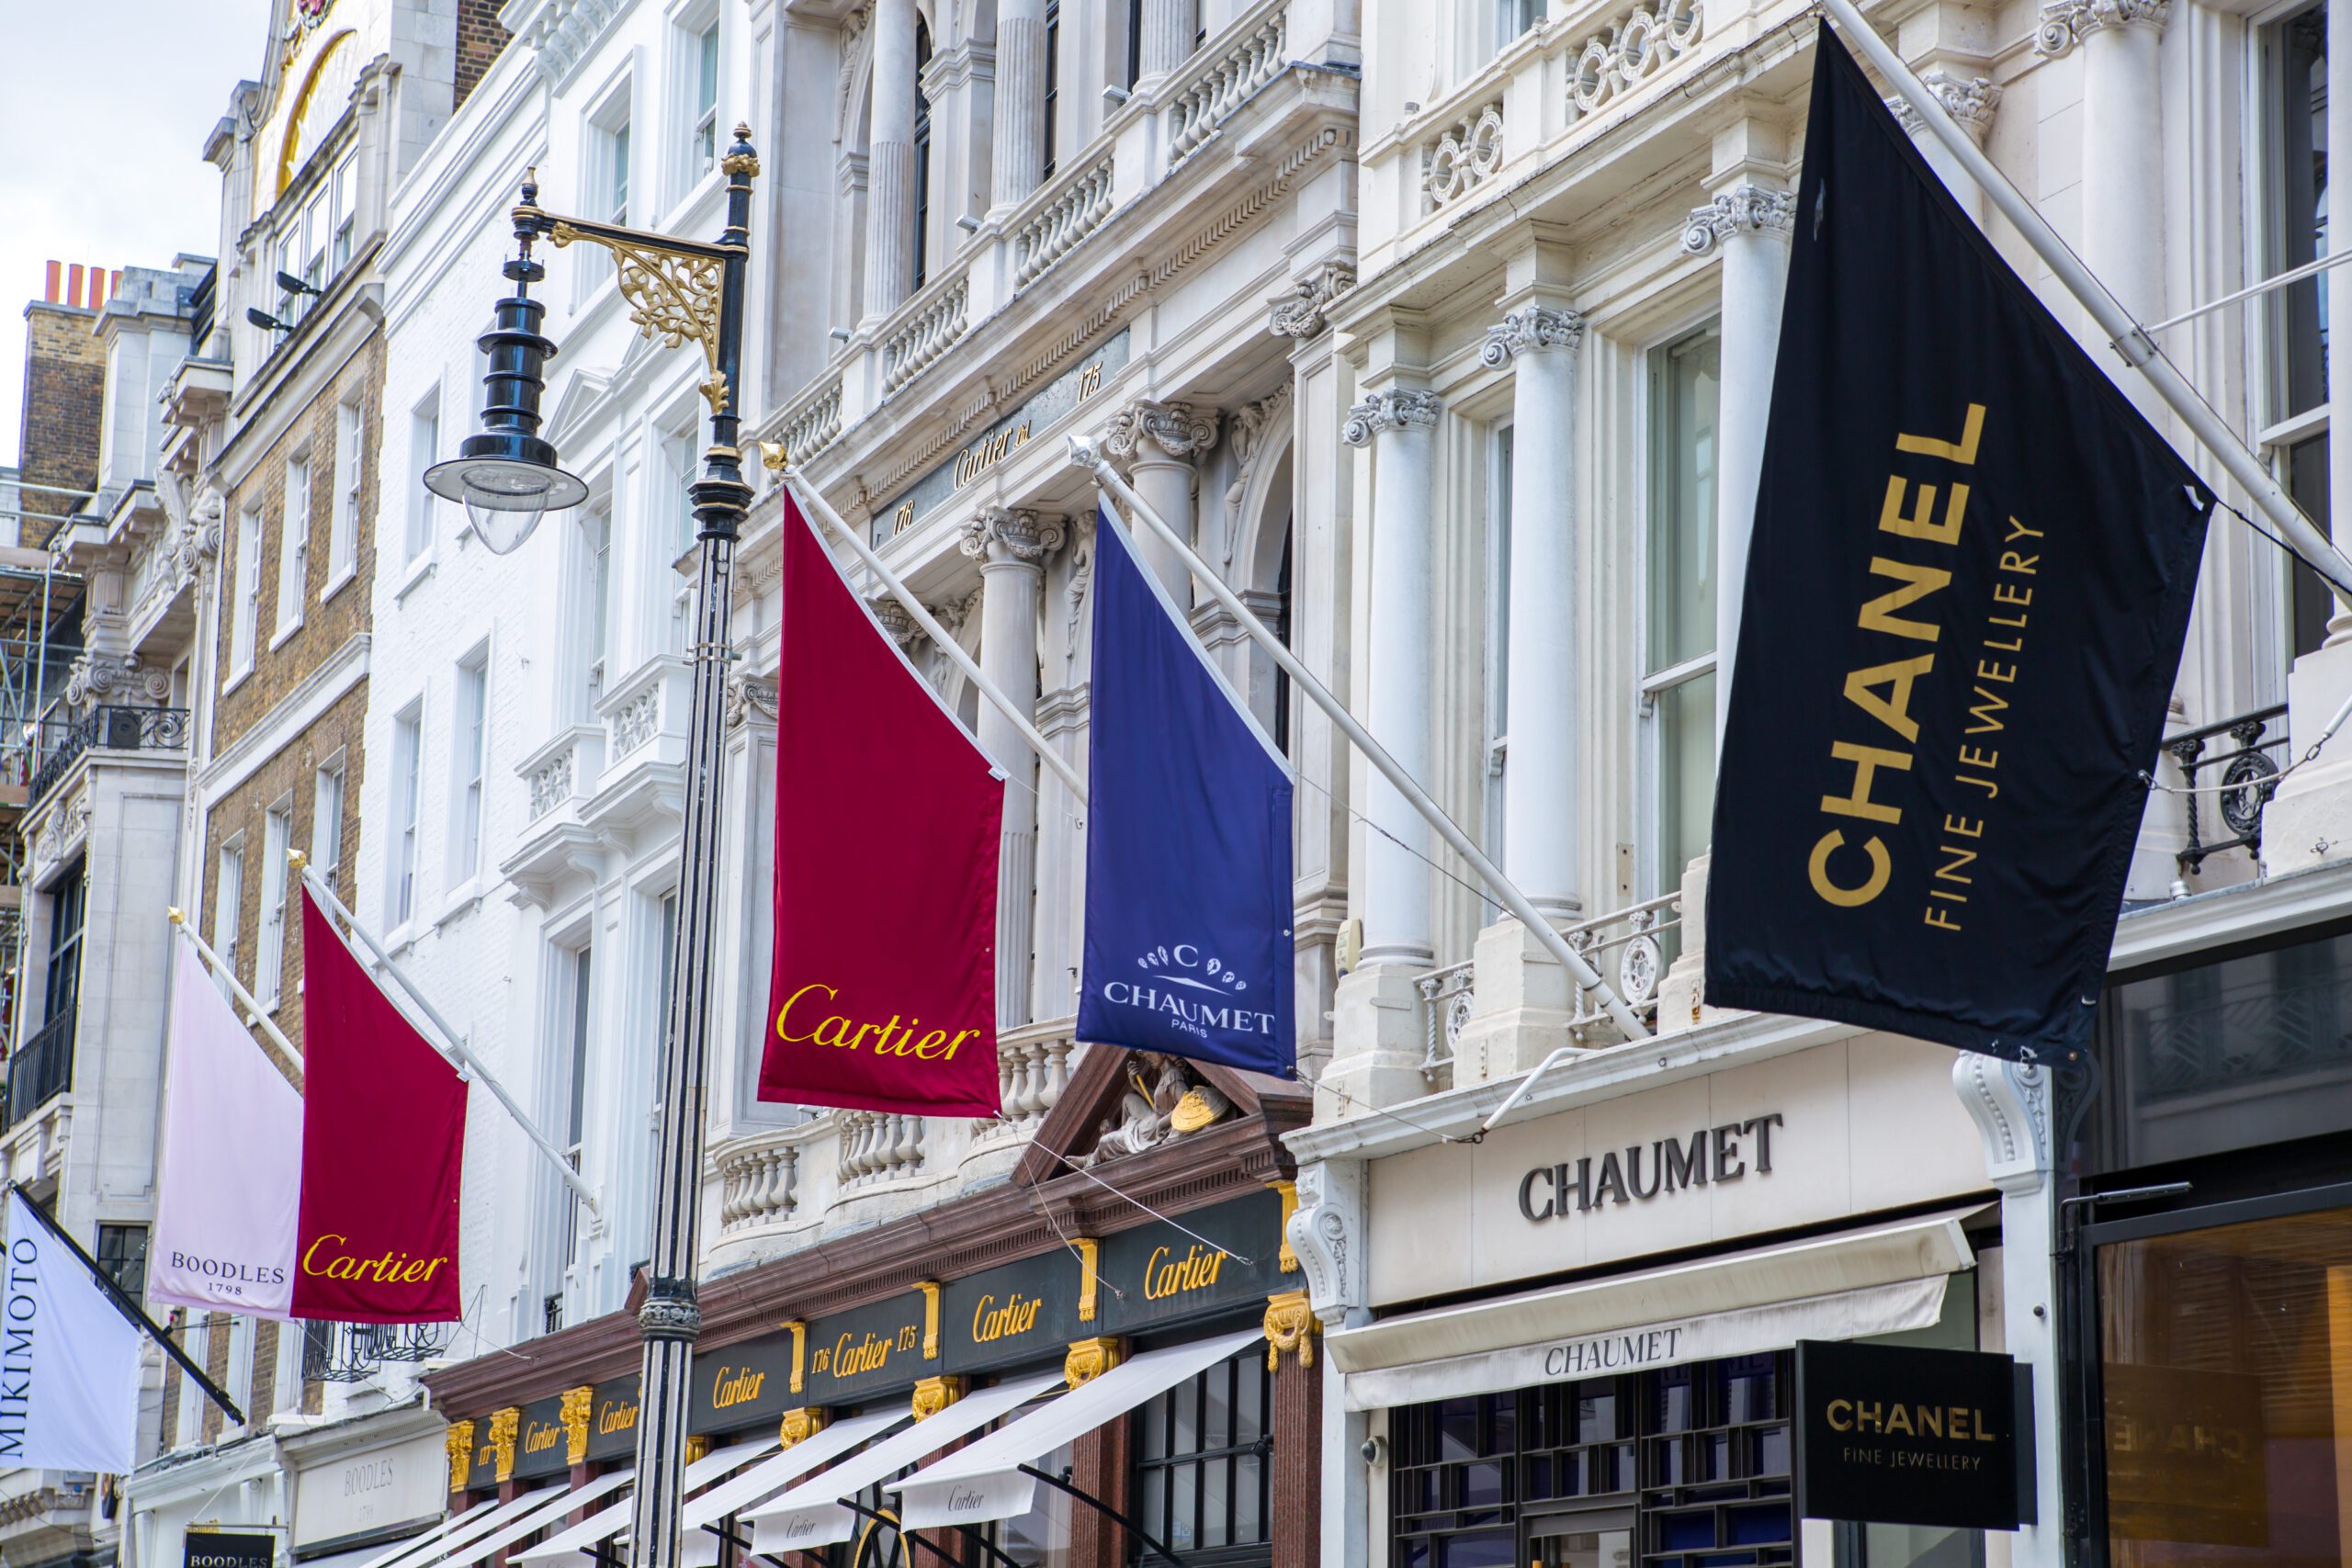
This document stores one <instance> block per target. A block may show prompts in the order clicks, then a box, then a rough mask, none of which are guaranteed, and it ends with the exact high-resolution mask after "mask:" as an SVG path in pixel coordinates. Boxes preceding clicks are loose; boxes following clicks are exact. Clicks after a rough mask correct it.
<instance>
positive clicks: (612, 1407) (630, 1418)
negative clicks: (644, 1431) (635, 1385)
mask: <svg viewBox="0 0 2352 1568" xmlns="http://www.w3.org/2000/svg"><path fill="white" fill-rule="evenodd" d="M596 1430H598V1431H599V1432H604V1433H607V1434H609V1433H613V1432H634V1431H636V1430H637V1401H635V1400H634V1399H628V1400H621V1399H615V1400H608V1401H606V1402H605V1407H604V1408H603V1409H602V1410H599V1411H597V1412H596Z"/></svg>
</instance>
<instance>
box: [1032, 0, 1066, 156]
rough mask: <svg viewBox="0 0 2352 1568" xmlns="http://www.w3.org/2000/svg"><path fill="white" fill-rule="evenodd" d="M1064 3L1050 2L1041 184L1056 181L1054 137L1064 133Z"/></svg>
mask: <svg viewBox="0 0 2352 1568" xmlns="http://www.w3.org/2000/svg"><path fill="white" fill-rule="evenodd" d="M1061 107H1062V0H1046V139H1045V149H1046V165H1045V167H1044V168H1043V169H1041V170H1039V171H1038V176H1037V177H1038V179H1039V181H1040V182H1043V181H1046V180H1049V179H1052V178H1053V177H1054V136H1055V133H1056V132H1057V131H1058V130H1060V129H1061V123H1060V122H1061Z"/></svg>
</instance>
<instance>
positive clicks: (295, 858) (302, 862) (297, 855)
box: [286, 850, 311, 876]
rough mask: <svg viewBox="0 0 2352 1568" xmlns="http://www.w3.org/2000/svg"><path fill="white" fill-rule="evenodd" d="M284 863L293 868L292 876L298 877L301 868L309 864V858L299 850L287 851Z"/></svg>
mask: <svg viewBox="0 0 2352 1568" xmlns="http://www.w3.org/2000/svg"><path fill="white" fill-rule="evenodd" d="M286 863H287V864H288V865H290V866H292V867H293V868H294V874H296V875H297V876H300V874H302V868H303V867H304V866H306V865H308V864H310V863H311V857H310V856H309V855H306V854H304V853H303V852H301V851H300V850H288V851H287V852H286Z"/></svg>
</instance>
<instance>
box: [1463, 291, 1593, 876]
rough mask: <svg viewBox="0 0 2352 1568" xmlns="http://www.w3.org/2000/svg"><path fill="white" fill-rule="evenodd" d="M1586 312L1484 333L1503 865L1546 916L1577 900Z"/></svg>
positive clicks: (1542, 311) (1546, 310) (1528, 317)
mask: <svg viewBox="0 0 2352 1568" xmlns="http://www.w3.org/2000/svg"><path fill="white" fill-rule="evenodd" d="M1583 343H1584V318H1583V317H1582V316H1579V315H1577V313H1576V312H1575V311H1574V310H1560V309H1556V308H1555V307H1553V306H1549V305H1528V306H1525V307H1524V308H1522V309H1521V310H1514V311H1512V312H1511V313H1510V315H1508V316H1506V317H1504V318H1503V321H1502V324H1501V325H1499V326H1493V327H1488V328H1487V346H1486V349H1485V352H1484V354H1483V355H1482V357H1483V358H1484V359H1485V361H1486V363H1487V365H1488V366H1490V367H1495V368H1498V369H1499V368H1500V367H1503V366H1506V365H1509V366H1510V367H1512V378H1513V384H1512V395H1511V419H1512V423H1513V424H1514V426H1515V427H1516V429H1517V431H1518V433H1519V434H1518V437H1517V439H1515V440H1514V441H1513V442H1512V444H1511V463H1510V587H1509V590H1508V592H1509V593H1510V647H1509V649H1506V650H1505V656H1504V657H1505V660H1506V664H1507V668H1508V670H1509V671H1510V673H1509V677H1508V679H1509V685H1508V688H1507V689H1508V690H1509V692H1510V714H1509V716H1508V718H1507V720H1506V724H1507V728H1508V730H1509V733H1510V761H1509V765H1508V766H1507V767H1506V768H1505V770H1504V772H1503V821H1504V822H1505V824H1506V825H1507V826H1506V828H1505V830H1504V833H1503V870H1504V872H1505V873H1506V874H1509V875H1510V879H1511V880H1512V881H1513V882H1516V883H1517V884H1519V887H1520V891H1521V892H1522V893H1525V894H1526V895H1527V896H1528V897H1530V898H1532V899H1533V900H1534V901H1535V907H1536V908H1538V909H1540V910H1542V911H1543V912H1544V914H1545V915H1546V916H1548V917H1552V918H1555V919H1560V918H1565V917H1566V916H1569V915H1571V914H1574V913H1576V912H1577V910H1578V908H1580V907H1581V906H1580V901H1579V900H1578V898H1577V766H1576V763H1577V680H1578V671H1577V640H1576V634H1577V614H1576V603H1577V561H1576V497H1575V485H1574V483H1573V482H1572V481H1573V471H1572V469H1571V467H1570V464H1571V457H1570V453H1571V452H1572V450H1573V449H1574V440H1575V436H1574V432H1575V430H1576V417H1577V408H1576V397H1577V394H1576V377H1577V349H1578V348H1579V347H1581V346H1582V344H1583Z"/></svg>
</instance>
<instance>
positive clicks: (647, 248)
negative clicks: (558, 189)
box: [548, 218, 727, 414]
mask: <svg viewBox="0 0 2352 1568" xmlns="http://www.w3.org/2000/svg"><path fill="white" fill-rule="evenodd" d="M548 239H549V240H550V241H552V242H553V243H555V244H556V246H557V247H558V248H559V249H560V248H561V247H563V246H565V245H569V244H571V243H573V242H575V241H585V242H587V243H590V244H592V245H602V246H604V247H605V249H606V250H608V251H610V252H612V253H613V256H614V259H615V260H616V261H617V262H618V263H619V265H620V274H619V279H618V281H619V285H620V291H621V298H622V299H626V300H628V319H629V320H630V321H635V322H636V323H637V326H638V330H639V332H640V333H644V335H646V336H647V337H649V338H660V339H661V340H662V344H663V346H665V347H669V348H675V347H677V346H678V345H679V344H682V343H685V342H688V341H689V340H691V341H692V342H695V343H698V344H701V345H702V355H703V361H704V363H706V364H707V365H708V366H709V367H710V379H709V380H707V381H705V382H704V383H703V384H702V395H703V399H704V400H705V401H706V402H707V403H709V404H710V412H712V413H713V414H722V413H725V412H727V378H726V376H725V375H724V374H723V373H722V372H721V371H720V370H719V368H718V305H719V296H720V294H721V293H722V291H723V286H724V284H725V282H726V272H727V268H726V264H725V262H724V261H723V260H722V259H721V258H720V257H718V256H716V255H708V254H702V253H699V252H685V251H678V250H673V249H672V248H670V247H669V246H668V245H666V244H664V243H662V241H661V240H660V239H658V238H656V237H654V236H653V235H650V234H639V233H637V232H636V231H633V230H613V231H602V230H599V229H591V228H587V227H583V226H582V225H581V224H578V223H574V222H571V221H570V220H565V219H560V218H559V219H557V220H555V222H554V223H553V224H552V225H550V226H549V228H548Z"/></svg>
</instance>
